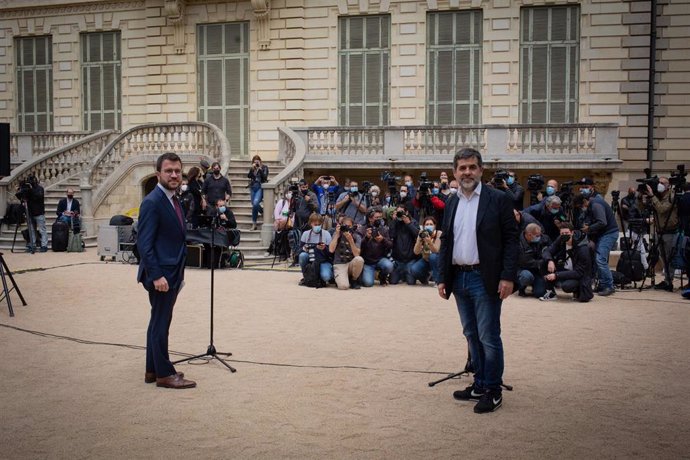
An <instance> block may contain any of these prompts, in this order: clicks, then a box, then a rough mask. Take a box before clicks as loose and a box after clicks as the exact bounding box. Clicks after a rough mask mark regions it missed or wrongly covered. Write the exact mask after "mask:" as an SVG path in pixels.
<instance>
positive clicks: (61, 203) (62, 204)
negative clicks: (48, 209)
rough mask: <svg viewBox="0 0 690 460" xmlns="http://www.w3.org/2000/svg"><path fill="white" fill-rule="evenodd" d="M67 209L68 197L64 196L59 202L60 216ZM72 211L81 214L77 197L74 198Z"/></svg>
mask: <svg viewBox="0 0 690 460" xmlns="http://www.w3.org/2000/svg"><path fill="white" fill-rule="evenodd" d="M65 211H67V198H63V199H61V200H60V201H59V202H58V207H57V215H58V217H60V216H61V215H62V213H63V212H65ZM72 212H76V213H77V214H80V209H79V201H78V200H77V199H76V198H72Z"/></svg>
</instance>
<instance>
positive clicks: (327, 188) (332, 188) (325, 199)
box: [311, 176, 340, 217]
mask: <svg viewBox="0 0 690 460" xmlns="http://www.w3.org/2000/svg"><path fill="white" fill-rule="evenodd" d="M311 188H312V190H313V191H314V193H315V194H316V198H317V199H318V201H319V214H321V215H322V216H325V215H328V216H330V217H333V216H332V214H333V212H332V211H333V209H335V202H336V198H337V197H338V196H339V195H340V184H338V181H337V180H336V178H335V176H319V177H318V179H316V180H315V181H314V183H313V184H312V186H311Z"/></svg>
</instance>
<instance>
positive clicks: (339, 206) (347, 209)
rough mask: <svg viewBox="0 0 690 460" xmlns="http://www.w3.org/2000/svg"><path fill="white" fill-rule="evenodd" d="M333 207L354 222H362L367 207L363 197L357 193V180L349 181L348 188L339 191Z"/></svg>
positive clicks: (359, 223) (358, 223) (361, 223)
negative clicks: (341, 191)
mask: <svg viewBox="0 0 690 460" xmlns="http://www.w3.org/2000/svg"><path fill="white" fill-rule="evenodd" d="M335 209H336V210H337V211H338V212H341V213H343V214H345V215H346V216H348V217H350V218H351V219H352V220H353V222H354V223H355V224H357V225H363V224H364V222H365V220H366V219H365V216H366V213H367V208H366V203H365V202H364V197H363V196H362V194H361V193H359V186H358V184H357V181H354V180H351V181H350V188H349V189H348V190H346V191H344V192H343V193H341V194H340V196H339V197H338V199H337V200H336V203H335Z"/></svg>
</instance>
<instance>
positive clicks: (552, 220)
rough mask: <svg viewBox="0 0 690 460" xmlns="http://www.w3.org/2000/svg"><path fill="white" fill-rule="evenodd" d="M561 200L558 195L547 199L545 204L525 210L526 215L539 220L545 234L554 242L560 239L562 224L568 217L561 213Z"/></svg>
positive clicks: (538, 204)
mask: <svg viewBox="0 0 690 460" xmlns="http://www.w3.org/2000/svg"><path fill="white" fill-rule="evenodd" d="M561 203H562V202H561V199H560V198H558V197H557V196H556V195H553V196H549V197H547V198H546V199H545V200H544V201H543V202H541V203H537V204H534V205H532V206H530V207H528V208H526V209H525V211H524V212H525V213H527V214H530V215H531V216H532V217H534V218H535V219H537V221H539V223H540V224H541V226H542V227H543V228H544V232H545V233H546V234H547V235H548V236H549V238H550V239H551V240H552V241H553V240H555V239H556V238H558V235H559V231H560V225H561V222H565V221H566V220H567V219H566V216H565V214H564V213H563V211H561Z"/></svg>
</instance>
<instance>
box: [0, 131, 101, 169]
mask: <svg viewBox="0 0 690 460" xmlns="http://www.w3.org/2000/svg"><path fill="white" fill-rule="evenodd" d="M89 134H91V132H89V131H64V132H57V131H51V132H33V133H12V134H11V135H10V163H11V164H15V165H16V164H20V163H23V162H25V161H28V160H30V159H32V158H37V157H39V156H41V155H43V154H44V153H48V152H50V151H53V150H55V149H58V148H60V147H62V146H65V145H69V144H71V143H73V142H76V141H78V140H79V139H83V138H84V137H86V136H88V135H89Z"/></svg>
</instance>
